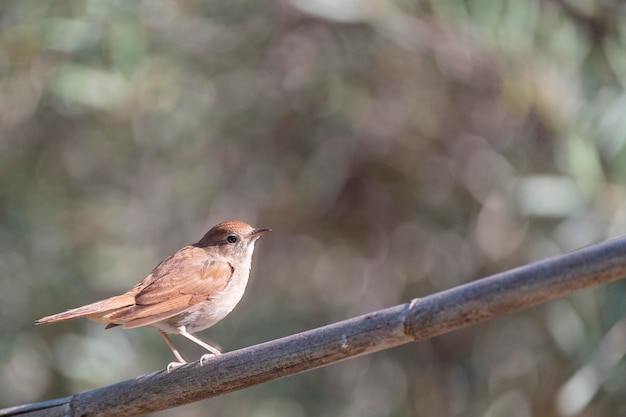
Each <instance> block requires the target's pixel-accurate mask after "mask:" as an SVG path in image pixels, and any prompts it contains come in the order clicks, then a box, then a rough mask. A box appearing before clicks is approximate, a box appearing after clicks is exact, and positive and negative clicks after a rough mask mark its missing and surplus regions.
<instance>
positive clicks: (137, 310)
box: [107, 246, 233, 328]
mask: <svg viewBox="0 0 626 417" xmlns="http://www.w3.org/2000/svg"><path fill="white" fill-rule="evenodd" d="M232 274H233V267H232V266H231V265H230V264H229V263H228V262H222V261H215V260H212V259H211V258H210V256H208V255H207V253H206V252H205V250H204V249H201V248H196V247H193V246H187V247H185V248H183V249H181V250H179V251H178V252H176V253H174V254H173V255H171V256H170V257H168V258H166V259H165V260H164V261H163V262H161V263H160V264H159V265H158V266H157V267H156V268H155V269H154V271H152V273H151V274H150V275H148V276H147V277H146V278H145V279H144V280H143V281H142V282H140V283H139V284H138V285H137V286H135V287H134V288H133V289H132V290H131V291H129V292H130V293H134V294H135V304H134V305H132V306H128V307H125V308H122V309H120V310H118V311H116V312H115V313H113V314H110V315H108V317H107V319H108V320H109V321H110V322H111V323H114V324H121V325H123V326H124V327H125V328H132V327H140V326H146V325H149V324H153V323H156V322H158V321H161V320H165V319H167V318H170V317H173V316H176V315H177V314H180V313H183V312H184V311H186V310H188V309H192V308H193V307H194V306H195V305H196V304H199V303H202V302H204V301H206V300H207V299H208V298H209V297H210V295H211V294H214V293H215V292H219V291H221V290H223V289H224V288H225V287H226V285H227V284H228V281H229V280H230V278H231V276H232Z"/></svg>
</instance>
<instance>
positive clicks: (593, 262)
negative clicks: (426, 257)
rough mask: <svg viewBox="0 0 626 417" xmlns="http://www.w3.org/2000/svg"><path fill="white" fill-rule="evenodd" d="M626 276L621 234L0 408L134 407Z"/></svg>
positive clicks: (178, 399) (16, 412)
mask: <svg viewBox="0 0 626 417" xmlns="http://www.w3.org/2000/svg"><path fill="white" fill-rule="evenodd" d="M624 277H626V238H625V237H622V238H618V239H614V240H611V241H607V242H603V243H600V244H598V245H594V246H590V247H587V248H584V249H580V250H578V251H575V252H571V253H568V254H565V255H561V256H557V257H554V258H551V259H548V260H544V261H541V262H536V263H533V264H530V265H526V266H523V267H520V268H516V269H513V270H510V271H506V272H503V273H499V274H496V275H493V276H491V277H488V278H484V279H481V280H477V281H474V282H471V283H468V284H465V285H461V286H458V287H455V288H452V289H450V290H446V291H442V292H439V293H436V294H433V295H430V296H427V297H424V298H421V299H414V300H411V301H410V302H408V303H406V304H401V305H397V306H395V307H391V308H387V309H384V310H379V311H375V312H372V313H370V314H366V315H363V316H360V317H356V318H352V319H349V320H345V321H341V322H338V323H334V324H331V325H328V326H324V327H320V328H317V329H313V330H309V331H306V332H302V333H298V334H295V335H291V336H288V337H284V338H281V339H277V340H273V341H269V342H266V343H261V344H259V345H255V346H251V347H248V348H245V349H240V350H237V351H234V352H229V353H225V354H223V355H220V356H217V357H215V358H213V359H212V360H210V361H209V362H208V363H205V365H204V366H202V367H201V366H200V365H199V363H198V362H194V363H191V364H188V365H186V366H183V367H181V368H178V369H176V370H175V371H173V372H171V373H169V374H168V373H167V372H165V371H159V372H155V373H152V374H148V375H143V376H140V377H137V378H133V379H129V380H126V381H122V382H119V383H117V384H113V385H109V386H106V387H103V388H99V389H95V390H92V391H87V392H83V393H79V394H75V395H72V396H70V397H65V398H59V399H55V400H51V401H44V402H40V403H34V404H27V405H21V406H15V407H10V408H6V409H3V410H0V416H32V417H52V416H54V417H60V416H71V417H78V416H87V415H88V416H90V417H92V416H93V417H96V416H111V415H124V416H138V415H142V414H146V413H150V412H155V411H160V410H164V409H168V408H172V407H176V406H179V405H183V404H187V403H190V402H194V401H199V400H203V399H206V398H211V397H215V396H217V395H221V394H225V393H228V392H232V391H236V390H240V389H244V388H247V387H250V386H253V385H257V384H261V383H264V382H267V381H271V380H274V379H278V378H283V377H286V376H290V375H294V374H297V373H300V372H304V371H308V370H311V369H315V368H319V367H321V366H325V365H329V364H331V363H335V362H338V361H341V360H345V359H349V358H353V357H357V356H361V355H366V354H370V353H373V352H377V351H381V350H384V349H389V348H391V347H394V346H398V345H401V344H405V343H409V342H414V341H421V340H426V339H430V338H432V337H434V336H437V335H440V334H443V333H446V332H449V331H452V330H455V329H458V328H461V327H466V326H470V325H472V324H475V323H479V322H482V321H485V320H488V319H492V318H494V317H499V316H502V315H504V314H507V313H511V312H514V311H519V310H522V309H525V308H529V307H531V306H534V305H536V304H539V303H543V302H546V301H550V300H553V299H556V298H559V297H564V296H566V295H569V294H572V293H574V292H577V291H581V290H584V289H586V288H591V287H594V286H598V285H601V284H607V283H609V282H612V281H616V280H619V279H622V278H624Z"/></svg>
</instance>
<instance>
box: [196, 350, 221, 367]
mask: <svg viewBox="0 0 626 417" xmlns="http://www.w3.org/2000/svg"><path fill="white" fill-rule="evenodd" d="M217 355H221V353H205V354H204V355H202V356H201V357H200V366H204V364H205V363H207V362H208V361H210V360H211V358H213V357H214V356H217Z"/></svg>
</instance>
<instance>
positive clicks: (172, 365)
mask: <svg viewBox="0 0 626 417" xmlns="http://www.w3.org/2000/svg"><path fill="white" fill-rule="evenodd" d="M183 365H187V362H185V361H182V362H170V363H169V364H168V365H167V373H168V374H169V373H170V372H172V371H173V370H174V369H176V368H180V367H181V366H183Z"/></svg>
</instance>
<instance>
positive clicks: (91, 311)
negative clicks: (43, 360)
mask: <svg viewBox="0 0 626 417" xmlns="http://www.w3.org/2000/svg"><path fill="white" fill-rule="evenodd" d="M133 304H135V297H134V296H133V295H131V294H122V295H118V296H115V297H111V298H107V299H106V300H101V301H96V302H95V303H91V304H87V305H85V306H82V307H77V308H73V309H71V310H67V311H64V312H63V313H58V314H53V315H51V316H46V317H43V318H40V319H39V320H37V321H36V322H35V324H51V323H58V322H60V321H65V320H70V319H76V318H79V317H86V318H88V319H90V320H93V321H97V322H100V323H108V322H109V321H108V320H107V318H108V317H109V316H110V315H111V314H113V313H114V312H115V311H117V310H119V309H121V308H124V307H128V306H130V305H133Z"/></svg>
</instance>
